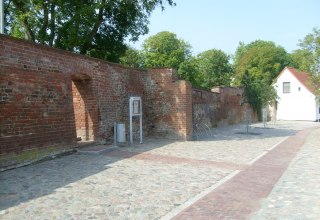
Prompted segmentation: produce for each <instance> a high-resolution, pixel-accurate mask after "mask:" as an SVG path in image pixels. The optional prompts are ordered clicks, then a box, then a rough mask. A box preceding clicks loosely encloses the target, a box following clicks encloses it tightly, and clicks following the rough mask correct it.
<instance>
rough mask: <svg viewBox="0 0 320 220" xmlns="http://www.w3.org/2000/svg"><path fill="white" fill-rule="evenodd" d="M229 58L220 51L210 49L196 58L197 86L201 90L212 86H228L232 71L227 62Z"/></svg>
mask: <svg viewBox="0 0 320 220" xmlns="http://www.w3.org/2000/svg"><path fill="white" fill-rule="evenodd" d="M229 60H230V56H228V55H227V54H226V53H224V52H223V51H222V50H217V49H212V50H207V51H204V52H202V53H200V54H198V56H197V68H198V74H199V75H198V77H197V78H196V81H197V84H198V85H200V87H202V88H207V89H211V88H212V87H214V86H230V83H231V80H232V76H233V70H232V65H231V64H230V62H229Z"/></svg>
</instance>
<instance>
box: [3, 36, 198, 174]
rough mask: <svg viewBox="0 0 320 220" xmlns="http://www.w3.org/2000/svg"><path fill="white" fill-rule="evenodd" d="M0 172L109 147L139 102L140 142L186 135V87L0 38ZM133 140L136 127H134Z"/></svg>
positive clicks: (161, 75) (158, 75) (157, 74)
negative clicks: (80, 148)
mask: <svg viewBox="0 0 320 220" xmlns="http://www.w3.org/2000/svg"><path fill="white" fill-rule="evenodd" d="M0 48H1V49H0V168H1V169H5V168H9V167H14V166H18V165H22V164H25V163H30V162H31V161H35V160H39V159H41V158H44V157H48V156H53V155H55V154H57V153H61V152H68V151H73V149H74V148H75V147H76V146H77V137H81V139H82V140H83V141H95V142H100V143H105V142H110V143H111V142H112V138H113V125H114V122H122V123H125V124H126V132H127V140H128V132H129V112H128V111H129V97H130V96H141V97H142V104H143V106H142V107H143V132H144V136H146V135H148V134H149V133H150V135H152V134H154V135H157V134H158V133H159V134H160V133H161V134H167V135H170V137H174V138H176V139H182V140H187V139H190V137H191V136H192V108H191V105H192V104H191V94H192V93H191V86H190V84H189V83H187V82H185V81H178V80H177V79H176V77H175V76H174V74H172V71H171V70H168V69H159V70H150V71H149V72H148V71H144V70H137V69H131V68H125V67H123V66H121V65H118V64H112V63H109V62H104V61H102V60H98V59H94V58H88V57H86V56H82V55H76V54H73V53H70V52H66V51H63V50H59V49H53V48H49V47H46V46H41V45H36V44H33V43H31V42H27V41H24V40H18V39H15V38H11V37H8V36H4V35H0ZM133 131H134V137H137V136H138V135H139V134H138V131H139V121H138V120H134V125H133Z"/></svg>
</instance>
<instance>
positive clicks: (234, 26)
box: [130, 0, 320, 55]
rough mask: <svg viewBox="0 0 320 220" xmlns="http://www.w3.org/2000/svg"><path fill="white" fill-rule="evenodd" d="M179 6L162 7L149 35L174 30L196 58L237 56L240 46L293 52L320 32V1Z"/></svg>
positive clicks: (203, 0) (183, 0) (184, 0)
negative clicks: (268, 45)
mask: <svg viewBox="0 0 320 220" xmlns="http://www.w3.org/2000/svg"><path fill="white" fill-rule="evenodd" d="M175 2H176V3H177V5H176V6H175V7H170V6H169V5H167V6H166V9H165V10H164V11H161V9H156V10H155V11H154V12H153V13H152V15H151V17H150V24H149V34H147V35H144V36H141V37H140V38H139V41H138V42H136V43H134V44H133V43H130V45H131V46H133V47H134V48H136V49H141V46H142V43H143V41H144V40H145V39H146V38H148V37H149V36H152V35H155V34H157V33H158V32H161V31H170V32H173V33H175V34H176V35H177V37H178V38H179V39H183V40H185V41H187V42H188V43H189V44H191V46H192V48H193V54H194V55H196V54H198V53H200V52H203V51H206V50H209V49H220V50H222V51H224V52H226V53H227V54H230V55H232V54H234V52H235V51H236V49H237V47H238V45H239V42H240V41H242V42H244V43H246V44H247V43H250V42H252V41H255V40H258V39H260V40H268V41H273V42H275V43H276V44H277V45H279V46H283V47H284V48H285V49H286V50H287V52H289V53H291V52H292V51H293V50H296V49H299V47H298V46H297V44H298V43H299V40H302V39H303V38H304V37H305V36H306V35H307V34H309V33H312V29H313V28H314V27H318V28H320V0H197V1H196V0H175Z"/></svg>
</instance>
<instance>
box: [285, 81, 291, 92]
mask: <svg viewBox="0 0 320 220" xmlns="http://www.w3.org/2000/svg"><path fill="white" fill-rule="evenodd" d="M283 93H290V82H283Z"/></svg>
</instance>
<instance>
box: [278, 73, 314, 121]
mask: <svg viewBox="0 0 320 220" xmlns="http://www.w3.org/2000/svg"><path fill="white" fill-rule="evenodd" d="M283 82H290V93H283ZM275 86H276V87H275V88H276V90H277V94H278V96H279V100H278V103H277V107H276V108H277V110H276V111H277V120H307V121H315V120H316V117H317V116H316V115H317V113H316V102H315V96H314V95H313V94H312V93H311V92H310V91H309V90H308V89H307V88H306V87H305V86H304V85H303V84H301V83H300V82H299V81H298V80H297V79H296V78H295V77H294V76H293V75H292V74H291V73H290V71H289V70H287V69H286V70H284V72H283V73H282V74H281V75H280V77H279V78H278V80H277V82H276V84H275ZM299 88H300V90H299Z"/></svg>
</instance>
